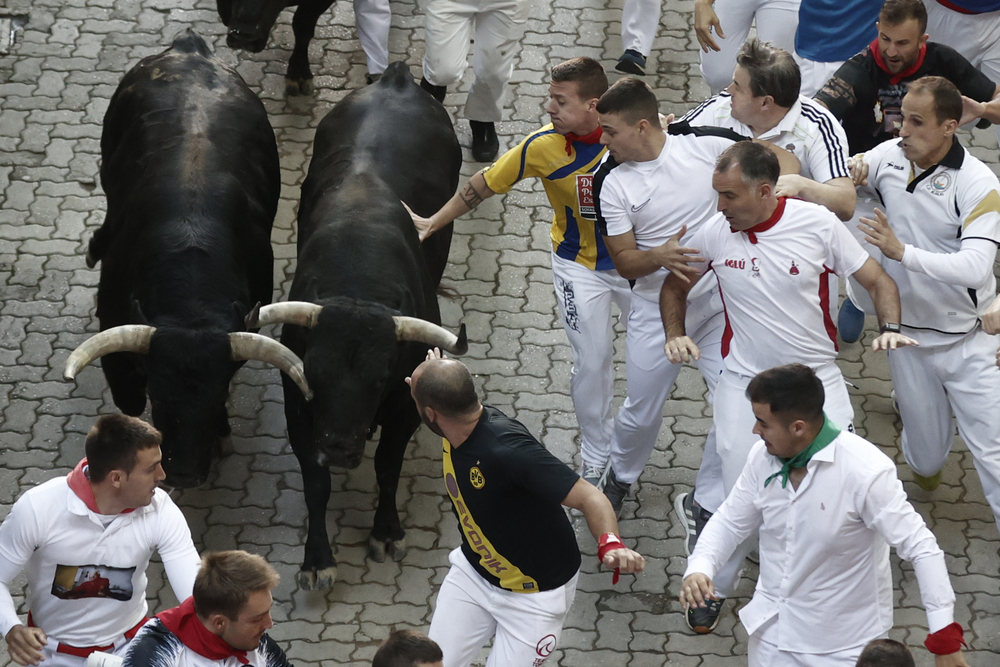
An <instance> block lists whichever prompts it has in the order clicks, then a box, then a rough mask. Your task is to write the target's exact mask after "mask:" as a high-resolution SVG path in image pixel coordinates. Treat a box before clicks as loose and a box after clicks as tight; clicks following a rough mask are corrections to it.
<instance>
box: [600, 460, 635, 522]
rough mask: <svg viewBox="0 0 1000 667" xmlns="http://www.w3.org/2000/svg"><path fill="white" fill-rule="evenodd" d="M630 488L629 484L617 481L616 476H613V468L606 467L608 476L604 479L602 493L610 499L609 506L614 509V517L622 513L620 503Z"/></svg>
mask: <svg viewBox="0 0 1000 667" xmlns="http://www.w3.org/2000/svg"><path fill="white" fill-rule="evenodd" d="M631 488H632V485H631V484H626V483H625V482H619V481H618V478H617V477H615V469H614V468H613V467H610V466H609V467H608V477H607V479H606V480H604V495H606V496H607V497H608V500H610V501H611V508H612V509H614V511H615V516H616V517H617V516H619V515H620V514H621V513H622V505H623V504H624V503H625V499H626V498H628V492H629V490H631Z"/></svg>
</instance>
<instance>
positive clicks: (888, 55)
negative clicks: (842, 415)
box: [816, 0, 1000, 343]
mask: <svg viewBox="0 0 1000 667" xmlns="http://www.w3.org/2000/svg"><path fill="white" fill-rule="evenodd" d="M930 1H931V2H932V3H933V2H935V1H936V0H930ZM876 27H877V28H878V36H877V37H876V39H875V41H873V42H872V43H871V44H870V45H869V46H868V47H867V48H866V49H865V50H864V51H862V52H861V53H859V54H857V55H856V56H854V57H853V58H851V59H850V60H848V61H847V62H846V63H844V65H843V66H842V67H841V68H840V69H838V70H837V73H836V74H834V75H833V77H832V78H831V79H830V80H829V81H828V82H827V83H826V85H825V86H824V87H823V88H822V89H821V90H820V91H819V92H818V93H817V94H816V101H817V102H819V103H820V104H822V105H823V106H825V107H827V108H828V109H829V110H830V111H831V112H833V115H834V116H836V117H837V118H839V119H840V120H841V121H842V122H843V124H844V130H845V131H846V133H847V141H848V144H849V146H850V151H851V154H857V153H863V152H865V151H867V150H870V149H872V148H874V147H875V146H878V145H879V144H881V143H883V142H885V141H888V140H889V139H892V138H893V137H896V136H897V135H898V133H899V128H900V124H901V122H902V116H901V112H900V104H901V103H902V100H903V96H904V95H905V94H906V91H907V88H908V87H909V85H910V84H911V83H912V82H913V81H916V80H917V79H920V78H921V77H924V76H942V77H944V78H946V79H948V80H949V81H951V82H952V83H954V84H955V85H956V86H958V89H959V90H960V91H961V92H962V95H964V97H963V101H964V104H965V110H964V114H963V117H962V118H961V119H960V122H959V124H960V125H964V124H965V123H968V122H970V121H972V120H975V119H976V118H982V119H984V120H988V121H990V122H997V123H1000V86H997V84H995V83H994V82H993V81H990V79H989V78H988V77H987V76H986V75H984V74H983V73H982V72H980V71H979V70H977V69H976V68H975V67H973V66H972V64H971V63H970V62H969V61H968V60H966V59H965V58H963V57H962V56H961V55H959V54H958V53H957V52H956V51H955V50H954V49H952V48H951V47H948V46H945V45H944V44H940V43H937V42H929V41H927V40H928V38H929V37H930V35H927V34H926V33H925V30H926V28H927V10H926V8H925V7H924V4H923V3H922V2H921V0H886V2H885V4H884V5H883V6H882V10H881V12H880V13H879V20H878V23H876ZM875 205H876V201H875V198H874V197H871V196H868V197H861V198H860V199H859V200H858V204H857V212H856V215H855V217H854V219H853V220H852V221H851V225H850V229H851V230H852V233H853V232H854V230H855V229H856V227H857V224H858V221H859V220H860V218H862V217H867V218H870V217H871V216H872V212H873V209H874V207H875ZM855 238H857V239H858V240H859V241H863V235H858V234H855ZM863 245H864V244H863ZM865 249H866V250H868V252H869V253H870V254H871V255H872V256H873V257H875V259H876V260H879V259H880V258H879V253H878V249H876V248H874V247H872V246H870V245H865ZM866 314H867V315H873V314H874V309H873V306H872V304H871V303H870V302H869V301H868V299H867V298H866V297H865V294H864V292H863V291H859V290H858V286H857V285H855V284H854V283H852V282H851V281H848V282H847V299H846V300H845V301H844V304H843V306H842V307H841V309H840V316H839V317H838V326H839V329H840V333H841V336H842V337H843V339H844V341H846V342H849V343H853V342H854V341H856V340H858V339H859V338H860V337H861V334H862V332H863V331H864V325H865V317H864V316H865V315H866Z"/></svg>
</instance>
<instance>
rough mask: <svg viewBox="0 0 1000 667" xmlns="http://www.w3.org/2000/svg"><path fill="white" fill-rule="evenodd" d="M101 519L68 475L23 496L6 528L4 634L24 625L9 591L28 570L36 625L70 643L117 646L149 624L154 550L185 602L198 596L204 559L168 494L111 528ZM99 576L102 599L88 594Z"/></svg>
mask: <svg viewBox="0 0 1000 667" xmlns="http://www.w3.org/2000/svg"><path fill="white" fill-rule="evenodd" d="M101 518H102V515H99V514H97V513H95V512H93V511H91V510H90V509H88V508H87V505H86V504H85V503H84V501H83V500H81V499H80V498H79V497H78V496H77V495H76V494H75V493H74V492H73V491H72V490H71V489H70V487H69V485H68V484H67V483H66V478H65V477H57V478H55V479H52V480H49V481H48V482H45V483H44V484H40V485H39V486H36V487H34V488H33V489H29V490H28V491H26V492H25V493H24V495H22V496H21V497H20V498H18V500H17V502H15V503H14V506H13V507H12V508H11V511H10V514H8V515H7V518H6V519H4V521H3V525H0V583H2V584H3V586H2V589H3V590H2V591H0V592H2V594H3V595H0V632H2V633H3V634H4V635H5V636H6V634H7V632H8V631H9V630H10V628H12V627H13V626H14V625H17V624H18V623H20V622H21V621H20V620H19V619H18V617H17V615H16V613H15V610H14V605H13V603H12V602H11V598H10V594H9V593H8V591H7V586H8V585H9V584H10V581H11V580H12V579H13V578H14V577H15V576H16V575H17V574H18V573H19V572H20V571H21V569H22V568H23V569H24V573H25V576H26V577H27V579H28V588H29V590H28V595H27V607H28V609H30V610H31V615H32V618H33V620H34V623H35V625H37V626H38V627H40V628H41V629H42V630H44V631H45V634H46V635H48V636H49V638H51V639H55V640H57V641H60V642H63V643H65V644H70V645H71V646H82V647H85V646H104V645H107V644H112V643H115V642H116V641H119V640H121V638H122V633H123V632H125V631H126V630H129V629H130V628H132V627H133V626H135V625H136V624H137V623H138V622H139V621H141V620H142V618H143V617H144V616H145V615H146V610H147V605H146V568H147V566H148V565H149V559H150V556H152V554H153V551H154V550H156V551H157V552H158V553H159V555H160V559H161V560H162V561H163V565H164V568H165V569H166V571H167V576H168V578H169V580H170V584H171V586H172V588H173V590H174V594H175V595H177V597H178V598H180V599H184V598H186V597H188V596H189V595H190V594H191V590H192V587H193V586H194V578H195V575H197V573H198V568H199V566H200V565H201V561H200V559H199V558H198V552H197V551H196V550H195V548H194V544H193V542H192V541H191V531H190V529H189V528H188V525H187V521H186V520H185V519H184V515H183V514H182V513H181V511H180V509H178V508H177V505H175V504H174V502H173V501H172V500H171V499H170V496H168V495H167V494H166V492H164V491H163V490H162V489H156V491H155V493H154V495H153V502H151V503H150V504H149V505H146V506H145V507H140V508H138V509H136V510H135V511H132V512H128V513H122V514H118V515H115V517H114V519H112V520H111V521H110V523H108V525H107V527H105V525H104V523H103V522H102V521H101ZM104 518H107V517H104ZM94 572H96V573H97V574H98V575H99V576H101V577H103V578H105V579H107V580H108V583H107V586H106V587H105V589H104V591H103V592H101V593H100V594H98V595H97V596H81V595H80V593H79V591H80V590H81V588H80V582H81V581H85V580H86V579H87V578H88V576H89V575H92V574H93V573H94ZM4 598H5V599H4Z"/></svg>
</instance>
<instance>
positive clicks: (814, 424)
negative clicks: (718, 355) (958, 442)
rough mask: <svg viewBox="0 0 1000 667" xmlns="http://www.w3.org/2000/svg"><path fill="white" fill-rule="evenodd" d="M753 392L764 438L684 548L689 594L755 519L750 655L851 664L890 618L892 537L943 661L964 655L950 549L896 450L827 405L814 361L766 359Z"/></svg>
mask: <svg viewBox="0 0 1000 667" xmlns="http://www.w3.org/2000/svg"><path fill="white" fill-rule="evenodd" d="M747 395H748V398H749V400H750V401H751V402H752V406H753V413H754V415H755V426H754V433H755V434H757V435H759V436H760V438H761V439H760V440H758V442H757V443H756V444H755V445H754V447H753V449H752V451H751V452H750V457H749V459H748V461H747V464H746V467H745V468H744V469H743V471H742V473H741V474H740V477H739V480H738V481H737V483H736V486H735V487H734V488H733V491H732V493H730V494H729V497H727V498H726V502H725V503H723V505H722V507H721V508H720V509H719V511H718V512H717V513H716V514H715V515H714V516H713V517H712V518H711V520H710V521H709V522H708V525H707V526H706V527H705V530H704V532H703V533H702V535H701V538H700V539H699V540H698V545H697V546H696V547H695V551H694V553H693V554H692V555H691V558H690V559H689V560H688V567H687V570H686V571H685V573H684V582H683V584H682V587H681V594H680V600H681V605H682V606H683V607H684V608H685V609H687V608H692V607H699V606H701V605H704V604H706V602H709V601H711V599H712V598H713V597H714V596H715V595H716V593H715V591H714V589H713V585H712V579H713V577H715V574H716V572H718V571H719V569H720V568H721V567H722V564H723V563H724V562H725V561H726V559H727V558H728V557H729V555H730V554H731V553H733V552H734V551H735V549H736V548H737V546H738V545H739V544H740V543H741V542H743V541H744V540H746V539H747V538H748V537H750V536H751V535H753V534H754V533H755V532H757V531H758V529H759V531H760V579H759V580H758V582H757V588H756V590H755V591H754V595H753V599H752V600H751V601H750V603H749V604H747V605H746V606H745V607H743V609H741V610H740V619H741V620H742V622H743V626H744V627H745V628H746V631H747V633H748V634H749V635H750V639H749V643H748V649H747V653H748V658H749V667H805V666H808V667H854V665H855V662H856V661H857V659H858V656H859V655H860V654H861V652H862V650H863V649H864V646H865V644H866V643H868V642H869V641H871V640H872V639H876V638H878V637H885V636H886V635H887V633H888V632H889V630H891V629H892V627H893V609H892V594H893V593H892V571H891V569H890V567H889V546H892V547H894V548H895V549H896V553H897V554H898V555H899V556H900V558H903V559H904V560H907V561H909V562H910V563H912V565H913V570H914V573H915V574H916V577H917V583H918V584H919V586H920V597H921V601H922V602H923V606H924V609H925V611H926V612H927V625H928V628H929V630H930V632H931V634H930V635H929V636H928V637H927V641H926V642H925V645H926V646H927V648H928V650H930V651H931V652H932V653H934V654H936V656H937V665H938V667H943V666H945V665H950V666H962V665H967V663H966V662H965V658H964V657H963V655H962V652H961V646H962V644H963V643H964V642H963V641H962V634H963V632H962V627H961V626H960V625H959V624H957V623H955V617H954V606H955V593H954V591H953V590H952V587H951V582H950V581H949V577H948V568H947V566H946V564H945V559H944V552H942V551H941V548H940V547H939V546H938V544H937V541H936V540H935V538H934V535H933V534H932V533H931V532H930V531H929V530H928V529H927V526H926V525H925V524H924V521H923V519H922V518H921V516H920V515H919V514H918V513H917V512H916V510H914V509H913V506H912V505H910V503H909V502H907V499H906V493H905V492H904V491H903V485H902V484H901V483H900V481H899V479H898V478H897V477H896V465H895V464H894V463H893V461H892V460H891V459H890V458H889V457H888V456H886V455H885V454H883V453H882V452H881V451H880V450H879V449H878V447H876V446H874V445H873V444H872V443H870V442H868V441H866V440H864V439H862V438H860V437H858V436H856V435H854V434H853V433H848V432H846V431H843V430H841V429H839V428H837V426H836V425H835V424H834V423H833V422H832V420H830V418H829V417H827V416H826V415H824V413H823V405H824V392H823V383H822V382H821V381H820V379H819V378H817V377H816V375H815V374H814V373H813V372H812V370H810V369H809V368H808V367H806V366H802V365H800V364H790V365H786V366H780V367H777V368H772V369H769V370H767V371H765V372H764V373H761V374H760V375H757V376H756V377H755V378H754V379H753V380H752V381H751V383H750V385H749V387H748V389H747Z"/></svg>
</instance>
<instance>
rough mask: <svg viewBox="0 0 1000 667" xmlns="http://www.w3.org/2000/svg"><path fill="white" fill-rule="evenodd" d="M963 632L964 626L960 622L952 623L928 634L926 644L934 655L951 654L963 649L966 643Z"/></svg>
mask: <svg viewBox="0 0 1000 667" xmlns="http://www.w3.org/2000/svg"><path fill="white" fill-rule="evenodd" d="M962 634H963V632H962V626H961V625H959V624H958V623H952V624H951V625H946V626H945V627H943V628H941V629H940V630H938V631H937V632H932V633H931V634H929V635H927V639H925V640H924V646H926V647H927V650H928V651H930V652H931V653H933V654H934V655H951V654H952V653H957V652H958V651H960V650H962V647H963V646H965V645H966V643H965V640H964V639H963V638H962Z"/></svg>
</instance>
